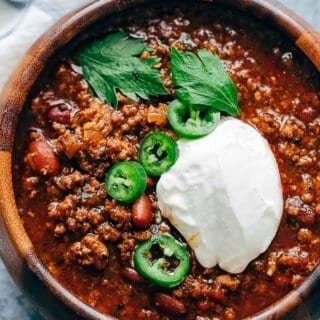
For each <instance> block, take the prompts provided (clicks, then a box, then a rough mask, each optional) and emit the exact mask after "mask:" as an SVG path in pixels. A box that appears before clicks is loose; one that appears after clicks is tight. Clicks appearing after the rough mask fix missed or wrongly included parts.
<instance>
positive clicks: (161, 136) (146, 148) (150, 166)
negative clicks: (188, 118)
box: [139, 132, 179, 177]
mask: <svg viewBox="0 0 320 320" xmlns="http://www.w3.org/2000/svg"><path fill="white" fill-rule="evenodd" d="M178 154H179V149H178V145H177V143H176V142H175V141H174V140H173V139H172V138H171V137H170V136H168V135H167V134H165V133H162V132H152V133H149V134H148V135H146V136H145V137H144V139H143V140H142V142H141V144H140V149H139V161H140V163H141V164H142V166H143V167H144V169H145V170H146V172H147V174H149V175H151V176H154V177H158V176H160V175H161V174H162V173H164V172H166V171H168V170H169V169H170V168H171V167H172V166H173V165H174V163H175V162H176V161H177V158H178ZM161 157H162V158H161Z"/></svg>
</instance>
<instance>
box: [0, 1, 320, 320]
mask: <svg viewBox="0 0 320 320" xmlns="http://www.w3.org/2000/svg"><path fill="white" fill-rule="evenodd" d="M0 1H2V0H0ZM280 1H281V2H282V3H283V4H285V5H286V6H288V7H290V8H292V9H293V10H295V11H296V12H297V13H298V14H299V15H300V16H302V17H303V18H305V19H306V20H307V21H308V22H309V23H311V24H312V25H313V26H314V27H316V28H317V29H318V30H320V19H319V16H320V0H302V1H301V0H300V1H299V0H280ZM319 301H320V287H319V288H318V289H317V290H315V292H314V294H313V296H312V297H311V299H310V302H309V303H308V308H309V311H310V313H311V315H312V319H314V320H316V319H320V307H319V303H318V302H319ZM17 319H19V320H42V317H41V316H39V315H38V313H37V312H36V311H35V310H34V308H33V306H32V305H31V303H30V302H29V301H28V299H27V298H26V297H25V296H24V295H23V294H22V293H21V292H20V291H19V290H18V289H17V288H16V286H15V285H14V283H13V281H12V280H11V278H10V276H9V274H8V272H7V271H6V269H5V267H4V265H3V262H2V261H1V260H0V320H17ZM63 320H65V319H63ZM287 320H291V319H289V318H288V319H287ZM292 320H296V319H293V318H292Z"/></svg>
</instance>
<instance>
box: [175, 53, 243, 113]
mask: <svg viewBox="0 0 320 320" xmlns="http://www.w3.org/2000/svg"><path fill="white" fill-rule="evenodd" d="M171 71H172V83H173V85H174V87H175V88H176V90H175V93H176V96H177V98H178V99H179V101H180V102H181V103H183V104H185V105H192V106H197V105H198V106H201V105H202V106H210V107H212V108H213V109H214V110H215V111H216V112H220V111H224V112H226V113H228V114H230V115H233V116H234V115H238V114H240V107H239V104H238V95H237V89H236V86H235V84H234V83H233V81H232V79H231V78H230V76H229V75H228V73H227V72H226V70H225V69H224V67H223V65H222V63H221V61H220V59H219V57H218V56H217V55H215V54H213V53H212V52H211V51H208V50H205V49H200V50H198V51H197V54H194V53H192V52H179V51H178V50H177V49H175V48H174V47H173V48H172V50H171Z"/></svg>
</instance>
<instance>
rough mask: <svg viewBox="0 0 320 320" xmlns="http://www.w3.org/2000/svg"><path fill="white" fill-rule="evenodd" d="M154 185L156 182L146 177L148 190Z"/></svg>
mask: <svg viewBox="0 0 320 320" xmlns="http://www.w3.org/2000/svg"><path fill="white" fill-rule="evenodd" d="M155 185H156V182H155V181H154V179H152V178H150V177H147V187H148V188H152V187H154V186H155Z"/></svg>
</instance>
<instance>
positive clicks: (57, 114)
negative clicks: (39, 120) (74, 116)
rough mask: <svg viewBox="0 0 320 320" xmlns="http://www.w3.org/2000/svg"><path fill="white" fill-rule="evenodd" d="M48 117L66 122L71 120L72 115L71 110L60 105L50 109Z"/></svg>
mask: <svg viewBox="0 0 320 320" xmlns="http://www.w3.org/2000/svg"><path fill="white" fill-rule="evenodd" d="M48 118H49V119H50V120H51V121H55V122H59V123H62V124H65V123H69V122H70V118H71V115H70V111H69V110H61V109H60V107H59V106H57V107H53V108H51V109H50V111H49V113H48Z"/></svg>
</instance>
